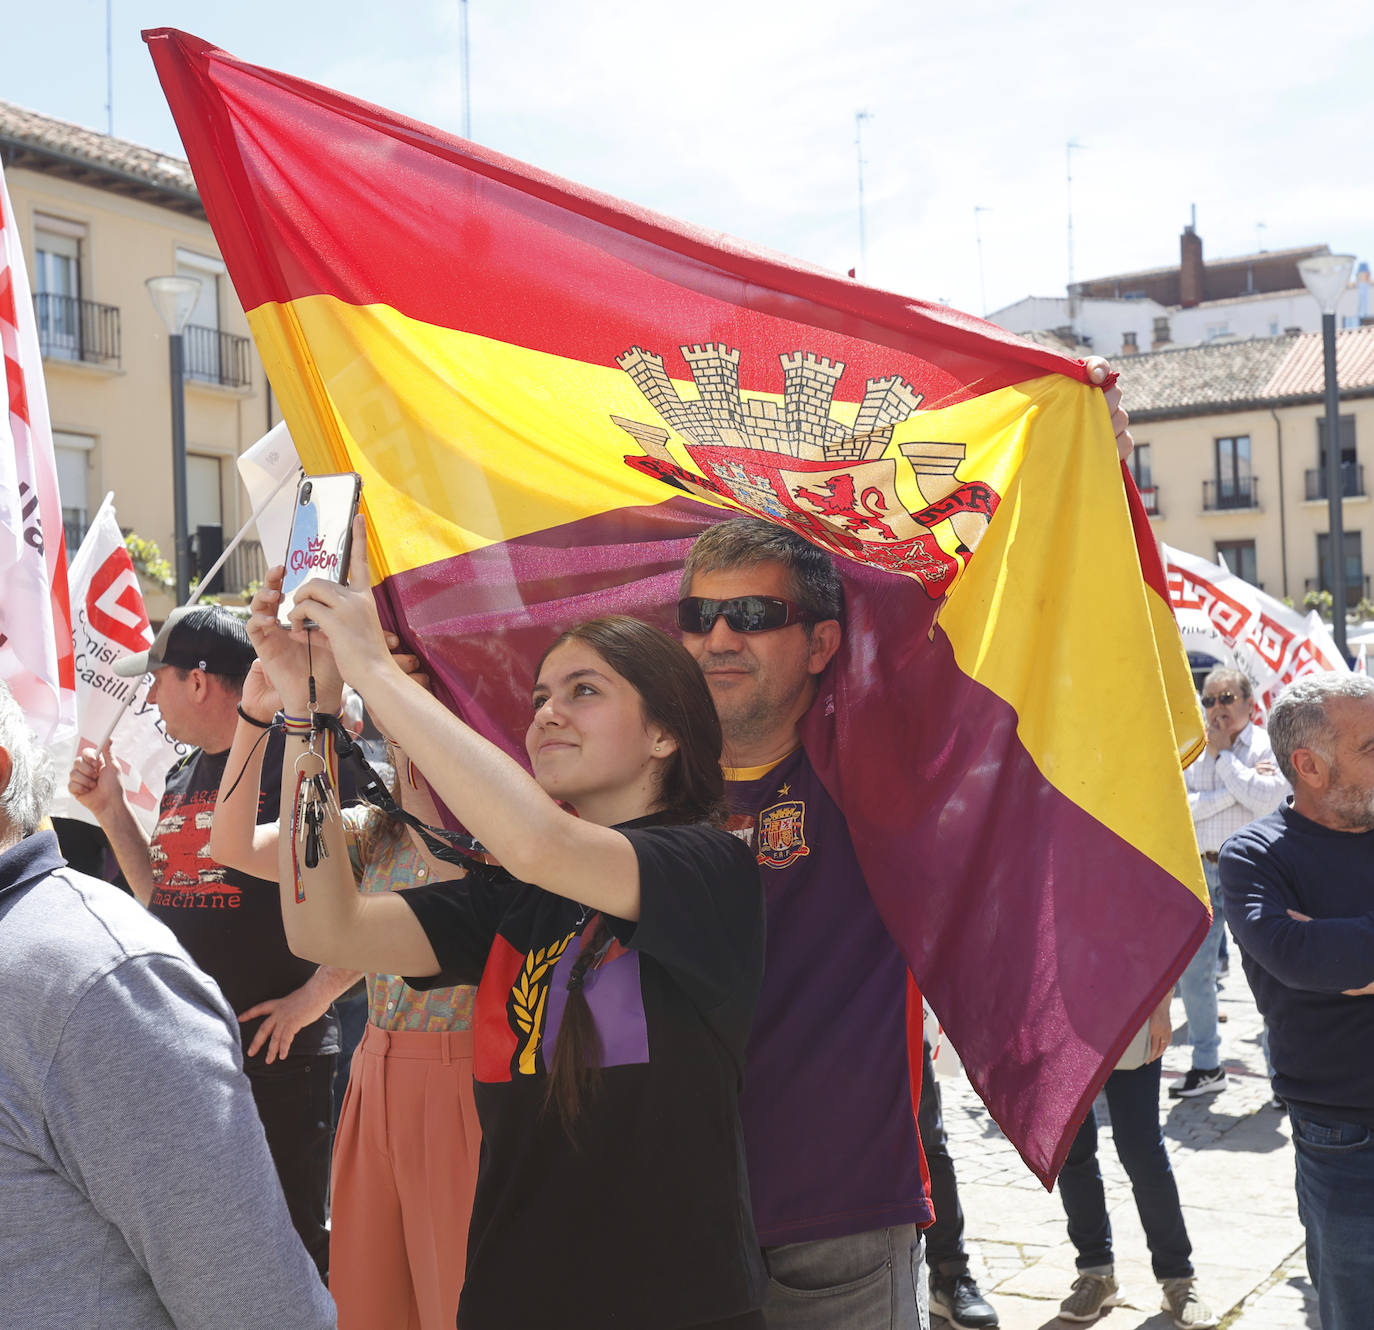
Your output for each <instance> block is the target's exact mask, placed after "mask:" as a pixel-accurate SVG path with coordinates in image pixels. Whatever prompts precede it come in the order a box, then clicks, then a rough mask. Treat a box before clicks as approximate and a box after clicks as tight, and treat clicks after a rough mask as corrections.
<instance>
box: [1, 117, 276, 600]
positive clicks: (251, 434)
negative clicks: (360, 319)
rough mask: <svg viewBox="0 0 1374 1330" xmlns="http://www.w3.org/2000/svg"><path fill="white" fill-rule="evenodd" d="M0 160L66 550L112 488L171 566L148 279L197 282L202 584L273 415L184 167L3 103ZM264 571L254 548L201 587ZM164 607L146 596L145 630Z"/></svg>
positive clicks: (155, 320)
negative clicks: (29, 309) (25, 289)
mask: <svg viewBox="0 0 1374 1330" xmlns="http://www.w3.org/2000/svg"><path fill="white" fill-rule="evenodd" d="M0 162H3V164H4V168H5V178H6V181H7V183H8V185H9V191H10V197H11V199H12V201H13V204H14V210H15V215H16V219H17V221H18V225H19V229H20V233H21V239H22V243H23V246H24V253H25V255H26V256H27V258H28V262H29V270H30V271H29V275H30V279H31V285H32V287H33V293H34V312H35V315H36V317H37V321H38V337H39V343H40V346H41V349H42V353H43V371H44V377H45V379H46V382H47V390H48V406H49V411H50V414H51V417H52V426H53V439H54V444H55V448H56V454H57V470H58V481H59V485H60V488H61V491H62V503H63V519H64V524H65V528H66V536H67V543H68V550H69V551H74V550H75V549H76V547H77V545H78V544H79V543H80V541H81V537H82V536H83V535H84V533H85V529H86V524H87V523H88V522H89V520H90V518H91V516H92V515H93V513H94V511H95V509H96V508H97V507H98V506H99V504H100V501H101V499H102V497H103V496H104V494H105V493H106V491H107V490H113V491H114V494H115V503H116V506H117V510H118V514H119V521H120V525H121V526H122V527H124V528H125V529H126V530H130V529H131V530H134V531H136V532H137V533H138V534H139V535H140V536H143V537H144V538H146V539H151V540H155V541H156V542H157V544H158V545H159V546H160V547H161V549H162V551H163V553H164V555H165V556H166V557H167V558H168V560H171V558H172V557H173V551H174V548H175V544H174V537H173V519H172V443H171V433H172V426H171V381H170V373H169V364H168V345H167V332H166V328H165V327H164V325H163V323H162V320H161V318H160V317H159V315H158V314H157V312H156V310H155V309H154V308H153V305H152V302H151V300H150V299H149V296H148V292H147V290H146V288H145V286H144V282H145V280H146V279H147V278H149V277H154V276H161V275H164V274H177V275H180V276H186V277H194V278H195V279H196V280H198V281H199V282H200V297H199V299H198V301H197V303H196V306H195V309H194V311H193V313H192V315H191V319H190V322H189V325H188V326H187V328H186V330H185V333H184V353H185V402H186V441H187V491H188V518H189V521H188V526H189V530H190V539H191V556H192V557H191V575H192V576H197V575H199V573H201V572H202V571H204V570H205V569H207V568H208V567H209V565H210V564H211V563H212V562H213V561H214V559H215V558H216V557H217V556H218V554H219V553H220V551H221V550H222V548H223V545H224V543H225V541H226V540H227V539H228V538H229V536H232V534H233V533H234V532H236V531H237V530H238V528H239V525H240V523H241V521H242V520H244V519H246V517H247V516H248V512H249V508H248V506H247V497H246V495H244V494H243V493H242V492H241V489H240V486H239V483H238V477H237V472H236V470H235V466H234V462H235V459H236V458H237V457H238V455H239V454H240V453H241V452H242V451H243V450H244V449H245V448H247V447H248V446H249V445H250V444H252V443H253V442H254V441H256V440H257V439H258V438H260V437H261V436H262V435H263V434H264V433H265V432H266V430H267V429H269V428H270V427H271V425H273V424H274V423H275V422H276V421H277V420H279V419H280V418H281V417H280V413H279V412H278V411H277V410H276V408H275V405H274V403H273V400H272V394H271V390H270V388H269V387H268V384H267V380H266V377H265V375H264V374H263V370H262V365H261V362H260V361H259V360H258V357H257V354H256V351H255V350H254V348H253V344H252V341H251V340H250V338H249V335H248V324H247V321H246V320H245V318H244V315H243V310H242V308H241V306H240V305H239V303H238V300H237V299H236V297H235V295H234V290H233V287H232V286H231V285H230V283H229V280H228V278H227V276H226V274H225V267H224V262H223V260H222V259H221V257H220V253H219V249H218V247H217V246H216V244H215V240H214V236H213V235H212V234H211V231H210V226H209V224H208V223H207V221H206V220H205V213H204V210H203V209H202V208H201V205H200V199H199V196H198V194H197V192H196V187H195V182H194V181H193V179H192V177H191V170H190V167H189V166H188V165H187V164H186V163H185V162H184V161H182V160H180V159H178V158H175V157H169V156H166V155H164V154H162V153H158V152H154V151H152V150H151V149H149V148H144V147H141V146H140V145H138V144H135V143H129V142H126V141H124V140H122V139H117V138H112V137H110V136H109V135H105V134H100V133H96V132H95V131H93V130H89V129H84V128H82V127H81V126H79V125H73V124H70V123H68V122H66V121H63V120H57V119H54V118H52V117H50V116H43V115H38V114H36V113H34V112H32V111H26V110H24V109H22V108H20V107H17V106H13V105H10V104H7V103H4V102H0ZM261 569H262V558H261V553H260V551H259V550H258V549H257V546H256V545H255V544H249V545H248V546H246V548H244V549H243V550H241V551H240V552H238V553H237V554H236V556H234V557H233V558H232V559H231V562H230V564H229V565H228V567H227V568H226V570H225V573H224V575H222V576H221V578H218V579H216V585H215V586H214V587H212V588H211V589H212V590H223V591H226V592H229V593H232V592H234V591H236V590H238V589H239V588H241V587H242V586H243V585H245V584H246V583H247V582H248V581H250V580H252V579H253V578H255V577H258V576H260V575H261ZM170 608H171V600H170V597H167V596H165V595H162V596H159V595H156V594H154V595H150V597H149V611H150V613H151V614H152V616H153V617H154V618H155V619H159V618H161V617H163V616H164V615H165V613H166V612H167V610H168V609H170Z"/></svg>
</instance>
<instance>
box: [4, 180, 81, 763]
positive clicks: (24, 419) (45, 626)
mask: <svg viewBox="0 0 1374 1330" xmlns="http://www.w3.org/2000/svg"><path fill="white" fill-rule="evenodd" d="M0 348H3V351H4V365H5V376H4V388H5V394H6V407H7V409H6V410H3V411H0V588H3V593H0V679H4V681H5V682H6V683H7V684H8V685H9V687H10V691H11V692H12V693H13V694H14V696H15V699H16V700H17V701H18V703H19V705H20V706H21V707H22V708H23V711H24V716H25V719H27V721H28V722H29V725H30V726H31V727H32V728H33V731H34V733H35V734H36V735H37V736H38V738H39V741H40V742H42V743H44V744H50V745H61V744H64V743H67V742H69V741H70V739H71V736H72V733H73V729H74V726H75V722H76V691H75V684H76V681H75V677H74V675H73V660H72V633H71V612H70V608H69V604H68V598H67V551H66V544H65V541H64V539H63V533H62V500H61V498H60V497H59V495H58V492H57V466H56V463H55V462H54V460H53V451H52V428H51V426H50V424H49V421H48V394H47V390H46V387H45V385H44V382H43V358H42V354H41V353H40V351H39V346H38V325H37V323H36V322H35V320H34V313H33V296H32V295H31V294H30V291H29V275H28V271H27V269H26V268H25V267H24V253H23V249H22V248H21V246H20V243H19V228H18V226H17V225H16V223H15V218H14V209H13V207H12V206H11V205H10V195H9V189H8V188H7V187H6V185H5V175H4V170H3V168H0Z"/></svg>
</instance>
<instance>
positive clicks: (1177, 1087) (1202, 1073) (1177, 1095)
mask: <svg viewBox="0 0 1374 1330" xmlns="http://www.w3.org/2000/svg"><path fill="white" fill-rule="evenodd" d="M1228 1084H1230V1082H1229V1081H1227V1079H1226V1073H1225V1072H1224V1071H1223V1070H1222V1069H1221V1068H1220V1067H1209V1068H1205V1069H1204V1068H1202V1067H1194V1068H1193V1069H1192V1071H1190V1072H1189V1073H1188V1074H1187V1075H1186V1076H1185V1077H1184V1078H1183V1079H1182V1080H1181V1081H1175V1082H1174V1083H1173V1084H1172V1085H1171V1086H1170V1087H1169V1098H1170V1099H1193V1098H1196V1096H1198V1095H1201V1094H1218V1093H1219V1092H1220V1091H1222V1090H1224V1089H1225V1088H1226V1087H1227V1085H1228Z"/></svg>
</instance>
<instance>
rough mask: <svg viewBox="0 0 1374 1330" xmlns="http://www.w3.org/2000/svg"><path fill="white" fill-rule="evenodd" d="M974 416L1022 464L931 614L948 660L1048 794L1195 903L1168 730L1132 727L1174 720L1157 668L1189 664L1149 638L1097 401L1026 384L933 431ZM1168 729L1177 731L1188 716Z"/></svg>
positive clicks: (1201, 891) (1196, 887) (1190, 851)
mask: <svg viewBox="0 0 1374 1330" xmlns="http://www.w3.org/2000/svg"><path fill="white" fill-rule="evenodd" d="M969 411H976V413H977V418H978V423H979V427H980V428H981V429H984V430H989V431H991V437H990V438H988V436H986V435H985V436H984V437H985V438H987V439H988V444H989V446H991V447H993V448H1003V449H1008V450H1010V451H1012V452H1013V453H1017V454H1021V465H1020V467H1019V469H1018V471H1017V473H1016V476H1015V478H1014V480H1013V481H1012V483H1011V487H1010V489H1009V490H1007V491H1005V492H1003V494H1002V502H1001V505H1000V506H999V508H998V510H997V512H996V514H995V515H994V517H993V519H992V522H991V524H990V526H989V527H988V530H987V532H986V534H985V535H984V536H983V539H982V542H981V544H980V545H979V547H978V556H977V558H975V559H974V560H973V561H972V563H971V564H970V565H969V567H968V568H967V569H966V570H965V572H964V575H963V577H962V579H961V580H960V582H959V584H958V586H957V587H956V588H955V590H954V593H953V594H952V595H951V597H950V599H949V601H948V603H947V604H946V605H945V607H944V609H943V611H942V612H941V615H940V626H941V627H942V628H943V629H944V631H945V633H946V634H947V635H948V637H949V640H950V642H951V644H952V646H953V648H954V655H955V659H956V660H957V662H958V664H959V667H960V669H962V670H963V671H964V672H965V673H966V674H968V675H969V676H970V677H971V678H974V679H976V680H978V682H979V683H981V684H983V685H984V686H986V687H987V688H990V689H991V690H992V691H993V692H994V693H996V694H997V695H998V696H999V697H1001V698H1002V699H1003V700H1004V701H1006V702H1008V703H1010V704H1011V706H1012V707H1014V708H1015V710H1016V713H1017V716H1018V722H1017V733H1018V734H1019V736H1020V738H1021V742H1022V743H1023V744H1024V745H1025V747H1026V750H1027V751H1028V752H1029V753H1030V755H1031V757H1032V758H1033V759H1034V761H1035V763H1036V765H1037V766H1038V767H1039V769H1040V771H1041V773H1042V774H1043V775H1044V776H1045V778H1046V779H1047V780H1048V781H1049V782H1050V783H1051V784H1052V785H1054V787H1055V788H1056V789H1058V790H1059V791H1061V792H1062V793H1063V794H1065V795H1066V796H1067V797H1068V798H1070V799H1071V800H1073V802H1074V803H1076V804H1078V805H1079V806H1080V807H1081V808H1083V809H1085V810H1086V811H1087V812H1088V813H1090V814H1091V815H1092V816H1093V817H1095V818H1097V819H1098V820H1099V821H1100V822H1102V823H1103V824H1104V825H1106V826H1108V827H1110V828H1111V829H1112V830H1113V831H1115V832H1116V833H1117V834H1118V835H1119V836H1121V837H1122V838H1123V839H1124V840H1125V841H1126V842H1127V843H1129V844H1131V845H1133V846H1134V847H1135V848H1136V849H1138V850H1139V851H1140V852H1141V853H1142V854H1145V855H1147V856H1148V857H1149V858H1151V859H1153V860H1155V861H1156V862H1157V863H1158V864H1160V865H1161V867H1163V868H1165V869H1166V870H1167V871H1168V872H1170V873H1172V874H1173V875H1174V876H1175V877H1177V878H1178V879H1179V881H1181V882H1183V883H1185V884H1186V885H1187V886H1188V887H1189V888H1190V889H1191V890H1192V891H1193V892H1194V894H1195V895H1197V896H1198V897H1199V898H1200V899H1201V900H1203V901H1206V900H1207V892H1206V887H1205V885H1204V883H1203V879H1202V872H1201V868H1200V866H1199V862H1198V855H1197V843H1196V840H1195V838H1194V835H1193V827H1192V822H1191V819H1190V818H1189V816H1188V804H1187V797H1186V794H1185V792H1184V789H1183V774H1182V768H1181V766H1180V763H1179V755H1178V748H1177V744H1176V743H1174V742H1172V740H1173V739H1174V734H1173V733H1172V732H1159V731H1156V730H1154V729H1151V728H1149V727H1145V726H1142V724H1141V717H1142V716H1162V715H1168V714H1170V705H1169V699H1168V697H1167V696H1166V692H1165V679H1164V678H1163V677H1161V675H1160V673H1159V670H1158V668H1157V666H1156V662H1157V661H1158V662H1159V663H1161V664H1164V665H1166V666H1167V665H1168V664H1169V662H1170V658H1171V657H1173V658H1176V660H1175V662H1174V663H1175V664H1178V663H1179V662H1182V663H1183V664H1184V665H1186V661H1184V658H1183V653H1182V651H1181V649H1177V648H1176V646H1175V649H1174V650H1172V652H1171V651H1170V650H1169V645H1170V644H1169V639H1168V638H1167V637H1165V638H1163V639H1162V641H1157V640H1156V635H1155V634H1156V632H1157V631H1161V632H1162V631H1167V630H1166V627H1165V626H1164V625H1159V626H1158V627H1156V626H1155V625H1153V624H1152V621H1151V608H1150V607H1149V606H1148V605H1146V604H1142V603H1141V602H1142V598H1146V599H1147V600H1157V599H1158V597H1157V596H1154V595H1153V594H1152V593H1151V592H1150V590H1149V589H1148V588H1147V587H1146V586H1145V585H1144V583H1143V582H1142V581H1141V577H1140V566H1139V560H1138V556H1137V554H1136V550H1135V546H1134V543H1133V541H1132V540H1131V539H1130V524H1129V519H1128V516H1127V514H1126V512H1125V504H1126V500H1125V495H1124V493H1123V491H1122V488H1121V484H1120V481H1119V476H1118V472H1119V467H1118V463H1117V459H1116V452H1115V449H1114V448H1112V447H1111V446H1110V438H1109V437H1108V439H1106V440H1104V439H1103V438H1102V432H1103V429H1104V428H1105V424H1104V421H1105V417H1104V415H1103V412H1102V405H1101V402H1100V399H1099V398H1098V396H1097V394H1096V393H1095V392H1094V391H1093V390H1092V389H1086V388H1084V387H1083V386H1082V385H1080V384H1076V383H1073V382H1071V381H1070V380H1068V379H1064V378H1058V377H1055V378H1044V379H1037V380H1032V381H1031V382H1029V383H1025V384H1021V385H1019V386H1018V387H1016V388H1008V389H1004V390H1003V391H1001V392H998V393H993V394H988V395H987V396H985V397H981V398H978V399H976V400H975V401H974V402H971V403H968V404H966V405H964V406H958V407H952V408H950V409H949V410H947V411H945V412H943V413H941V415H942V417H943V419H942V420H941V421H940V426H941V428H943V429H949V430H953V431H955V432H956V433H957V432H958V430H959V428H960V416H961V415H962V414H963V413H965V412H969ZM999 414H1000V415H1001V421H1000V423H999V421H998V419H997V417H998V415H999ZM1032 430H1034V432H1035V442H1034V443H1033V445H1031V446H1029V447H1027V446H1025V443H1026V438H1027V435H1028V434H1029V432H1030V431H1032ZM970 461H971V463H972V465H971V466H970V468H969V469H970V471H974V472H976V471H977V465H976V458H970ZM1090 495H1095V496H1097V499H1096V502H1095V503H1094V502H1091V501H1090V500H1089V497H1088V496H1090ZM1031 496H1034V498H1032V497H1031ZM1065 514H1073V515H1074V519H1073V520H1072V521H1069V520H1066V519H1065V516H1064V515H1065ZM1047 569H1049V570H1053V571H1052V573H1051V574H1050V575H1049V576H1048V577H1047V576H1046V574H1045V570H1047ZM1173 637H1174V643H1175V644H1176V643H1177V633H1176V630H1175V631H1174V632H1173ZM1171 673H1177V670H1176V669H1175V670H1172V671H1171ZM1128 681H1129V682H1128ZM1177 682H1178V681H1177V680H1174V679H1171V680H1170V683H1171V684H1172V685H1175V686H1173V687H1172V688H1171V690H1170V691H1172V692H1174V693H1176V694H1177V693H1178V691H1179V689H1178V687H1177ZM1185 684H1186V681H1185ZM1191 691H1192V690H1191V688H1190V687H1186V686H1185V687H1184V690H1183V695H1184V696H1185V697H1189V696H1191ZM1175 725H1176V726H1177V727H1178V732H1179V734H1180V735H1181V734H1183V733H1186V730H1187V723H1186V718H1185V717H1183V716H1182V715H1180V716H1178V717H1175ZM1142 790H1149V791H1151V792H1152V797H1151V798H1149V799H1141V797H1140V792H1141V791H1142ZM1168 790H1175V791H1177V793H1178V796H1179V797H1178V798H1169V797H1164V795H1163V792H1164V791H1168Z"/></svg>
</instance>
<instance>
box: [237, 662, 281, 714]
mask: <svg viewBox="0 0 1374 1330" xmlns="http://www.w3.org/2000/svg"><path fill="white" fill-rule="evenodd" d="M240 701H241V705H242V706H243V709H244V710H245V711H246V712H247V713H248V714H249V715H250V716H252V717H253V719H254V720H261V721H270V720H271V719H272V717H273V716H275V715H276V714H277V712H278V711H280V710H281V707H282V701H281V694H280V693H278V692H277V690H276V689H275V688H273V687H272V680H271V679H269V678H268V677H267V671H266V670H265V669H264V668H263V664H262V661H260V660H255V661H254V662H253V665H252V668H251V669H249V671H248V677H247V678H246V679H245V680H244V681H243V697H242V698H241V699H240Z"/></svg>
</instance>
